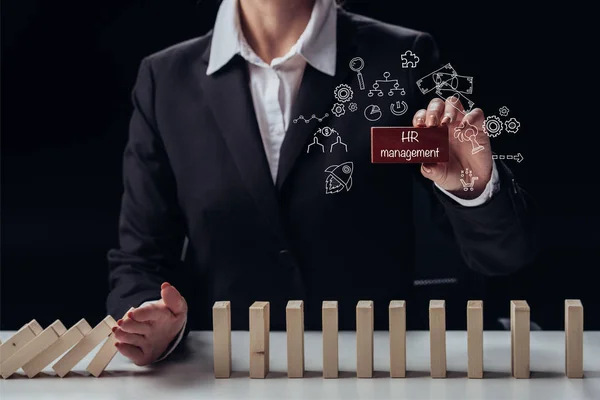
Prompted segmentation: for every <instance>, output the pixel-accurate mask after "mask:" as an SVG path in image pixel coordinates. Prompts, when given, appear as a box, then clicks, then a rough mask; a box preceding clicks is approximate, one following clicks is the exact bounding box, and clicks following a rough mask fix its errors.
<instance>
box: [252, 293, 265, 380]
mask: <svg viewBox="0 0 600 400" xmlns="http://www.w3.org/2000/svg"><path fill="white" fill-rule="evenodd" d="M269 309H270V306H269V302H268V301H256V302H254V304H252V306H250V378H258V379H264V378H266V377H267V375H268V373H269V332H270V312H269Z"/></svg>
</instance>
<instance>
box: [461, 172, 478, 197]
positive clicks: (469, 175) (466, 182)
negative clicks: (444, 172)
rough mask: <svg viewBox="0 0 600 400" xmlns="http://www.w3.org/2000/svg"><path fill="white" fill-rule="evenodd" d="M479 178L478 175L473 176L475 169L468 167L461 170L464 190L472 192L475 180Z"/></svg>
mask: <svg viewBox="0 0 600 400" xmlns="http://www.w3.org/2000/svg"><path fill="white" fill-rule="evenodd" d="M478 179H479V178H478V177H477V176H473V170H471V169H469V168H466V169H464V170H462V171H460V183H461V184H462V186H463V190H464V191H465V192H468V191H469V190H470V191H471V192H472V191H473V187H474V186H475V181H476V180H478Z"/></svg>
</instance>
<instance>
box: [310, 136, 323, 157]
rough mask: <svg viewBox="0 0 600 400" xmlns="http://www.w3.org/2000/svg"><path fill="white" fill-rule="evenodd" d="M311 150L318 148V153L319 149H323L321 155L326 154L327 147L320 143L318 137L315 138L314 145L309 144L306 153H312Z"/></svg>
mask: <svg viewBox="0 0 600 400" xmlns="http://www.w3.org/2000/svg"><path fill="white" fill-rule="evenodd" d="M313 146H314V147H313ZM311 148H316V149H317V151H319V150H318V149H321V153H325V146H323V145H322V144H321V143H319V138H318V137H316V136H315V137H313V141H312V143H311V144H309V145H308V147H307V148H306V152H307V153H310V149H311Z"/></svg>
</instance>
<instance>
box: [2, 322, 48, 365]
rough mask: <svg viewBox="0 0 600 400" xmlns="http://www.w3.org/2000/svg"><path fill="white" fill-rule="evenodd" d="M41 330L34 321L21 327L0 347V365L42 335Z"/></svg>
mask: <svg viewBox="0 0 600 400" xmlns="http://www.w3.org/2000/svg"><path fill="white" fill-rule="evenodd" d="M43 330H44V329H43V328H42V327H41V326H40V324H38V322H37V321H36V320H35V319H32V320H31V321H30V322H28V323H27V324H25V325H23V326H22V327H21V329H19V330H18V331H17V332H16V333H15V334H14V335H12V336H11V337H10V338H9V339H8V340H7V341H6V342H4V343H2V344H1V345H0V363H3V362H4V361H6V360H8V359H9V358H10V357H11V356H12V355H13V354H15V353H16V352H17V351H19V350H21V349H22V348H23V347H24V346H25V345H26V344H27V343H29V342H30V341H32V340H33V338H35V337H36V336H37V335H39V334H40V333H42V331H43Z"/></svg>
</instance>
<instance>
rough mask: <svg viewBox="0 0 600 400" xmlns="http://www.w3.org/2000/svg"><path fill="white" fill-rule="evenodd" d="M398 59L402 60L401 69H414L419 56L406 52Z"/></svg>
mask: <svg viewBox="0 0 600 400" xmlns="http://www.w3.org/2000/svg"><path fill="white" fill-rule="evenodd" d="M400 58H402V68H416V67H417V64H418V63H419V56H417V55H416V54H415V53H413V52H412V51H410V50H406V51H405V52H404V54H402V55H401V56H400Z"/></svg>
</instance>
